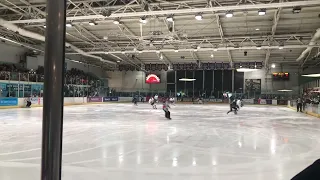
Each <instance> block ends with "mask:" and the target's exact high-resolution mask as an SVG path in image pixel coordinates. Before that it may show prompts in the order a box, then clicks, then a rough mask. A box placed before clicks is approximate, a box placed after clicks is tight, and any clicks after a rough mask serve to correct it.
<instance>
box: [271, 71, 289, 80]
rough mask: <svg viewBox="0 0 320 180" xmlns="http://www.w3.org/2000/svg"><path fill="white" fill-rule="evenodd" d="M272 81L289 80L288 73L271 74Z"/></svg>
mask: <svg viewBox="0 0 320 180" xmlns="http://www.w3.org/2000/svg"><path fill="white" fill-rule="evenodd" d="M272 79H273V80H289V79H290V76H289V73H288V72H275V73H272Z"/></svg>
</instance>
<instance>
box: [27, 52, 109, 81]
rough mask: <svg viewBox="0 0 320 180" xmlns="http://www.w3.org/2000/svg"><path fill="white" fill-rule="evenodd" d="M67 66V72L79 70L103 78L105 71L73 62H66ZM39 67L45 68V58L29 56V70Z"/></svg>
mask: <svg viewBox="0 0 320 180" xmlns="http://www.w3.org/2000/svg"><path fill="white" fill-rule="evenodd" d="M66 65H67V70H70V69H72V68H76V69H79V70H83V71H84V72H90V73H93V74H95V75H96V76H98V77H103V74H104V73H103V70H102V69H101V68H99V67H93V66H89V67H88V65H85V64H81V63H76V62H72V61H66ZM39 66H44V56H34V57H31V56H28V57H27V68H28V69H38V67H39Z"/></svg>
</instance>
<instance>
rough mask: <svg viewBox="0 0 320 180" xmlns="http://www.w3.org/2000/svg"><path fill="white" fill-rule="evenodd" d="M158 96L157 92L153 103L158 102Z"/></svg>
mask: <svg viewBox="0 0 320 180" xmlns="http://www.w3.org/2000/svg"><path fill="white" fill-rule="evenodd" d="M158 98H159V96H158V94H156V95H154V102H155V103H158Z"/></svg>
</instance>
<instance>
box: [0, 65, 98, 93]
mask: <svg viewBox="0 0 320 180" xmlns="http://www.w3.org/2000/svg"><path fill="white" fill-rule="evenodd" d="M0 80H11V81H20V82H21V81H26V82H43V81H44V67H42V66H39V67H38V69H37V70H33V69H26V68H23V67H20V66H19V65H15V64H0ZM100 86H101V82H100V80H99V79H98V78H97V77H96V76H94V75H92V74H90V73H86V72H84V71H82V70H79V69H75V68H72V69H71V70H68V71H67V72H66V74H65V87H64V90H65V92H64V94H65V96H66V97H84V96H97V95H99V87H100ZM9 91H11V90H8V94H10V96H11V97H13V95H14V92H13V90H12V92H10V93H9ZM41 91H42V90H34V91H32V95H31V94H30V96H42V94H41ZM4 96H6V95H4Z"/></svg>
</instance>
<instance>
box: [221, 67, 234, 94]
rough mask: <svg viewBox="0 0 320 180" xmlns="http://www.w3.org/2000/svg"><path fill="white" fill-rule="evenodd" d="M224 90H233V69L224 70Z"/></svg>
mask: <svg viewBox="0 0 320 180" xmlns="http://www.w3.org/2000/svg"><path fill="white" fill-rule="evenodd" d="M223 91H229V92H231V91H232V71H231V70H224V71H223Z"/></svg>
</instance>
